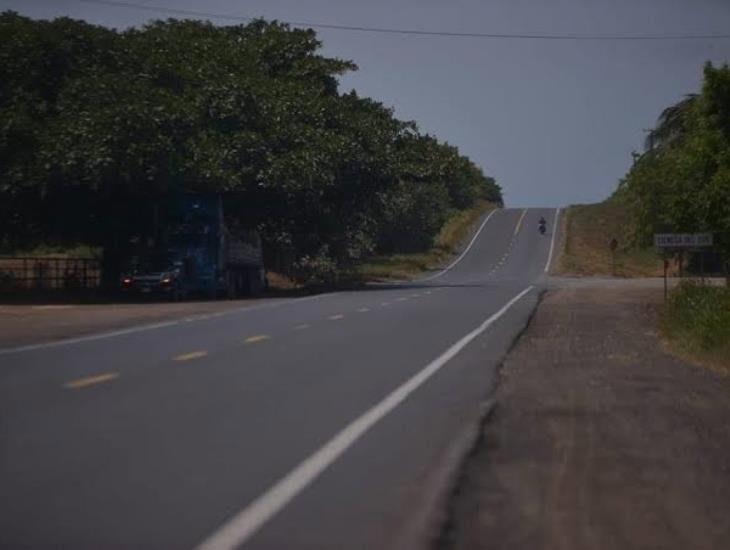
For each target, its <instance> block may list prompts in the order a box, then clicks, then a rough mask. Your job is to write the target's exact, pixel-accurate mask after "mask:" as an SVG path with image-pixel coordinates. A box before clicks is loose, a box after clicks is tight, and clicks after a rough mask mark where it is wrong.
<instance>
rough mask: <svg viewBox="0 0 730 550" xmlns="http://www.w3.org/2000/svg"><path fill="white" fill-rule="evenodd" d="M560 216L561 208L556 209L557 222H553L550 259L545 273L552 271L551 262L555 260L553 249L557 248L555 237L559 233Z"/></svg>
mask: <svg viewBox="0 0 730 550" xmlns="http://www.w3.org/2000/svg"><path fill="white" fill-rule="evenodd" d="M559 215H560V208H556V209H555V221H554V222H553V236H552V238H551V239H550V252H548V259H547V262H546V263H545V273H547V272H548V271H549V270H550V262H551V261H552V259H553V248H555V235H557V233H558V216H559Z"/></svg>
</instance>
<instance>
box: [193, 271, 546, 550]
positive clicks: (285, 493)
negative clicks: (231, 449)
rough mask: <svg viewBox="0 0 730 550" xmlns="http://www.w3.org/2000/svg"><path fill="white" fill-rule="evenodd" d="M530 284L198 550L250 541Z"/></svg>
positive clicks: (221, 549) (215, 549) (225, 548)
mask: <svg viewBox="0 0 730 550" xmlns="http://www.w3.org/2000/svg"><path fill="white" fill-rule="evenodd" d="M532 289H533V286H532V285H530V286H528V287H527V288H526V289H524V290H523V291H522V292H520V293H519V294H518V295H517V296H515V297H514V298H512V299H511V300H510V301H509V302H507V303H506V304H505V305H504V306H502V309H500V310H499V311H497V312H496V313H495V314H493V315H492V316H490V317H489V318H488V319H486V320H485V321H484V322H483V323H482V324H481V325H479V326H478V327H477V328H475V329H474V330H472V331H471V332H470V333H468V334H467V335H466V336H464V337H462V338H461V339H460V340H459V341H458V342H456V343H455V344H453V345H452V346H451V347H450V348H448V349H447V350H446V351H445V352H443V353H442V354H441V355H440V356H439V357H437V358H436V359H434V360H433V361H431V362H430V363H429V364H428V365H426V366H425V367H424V368H423V369H422V370H421V371H419V372H418V373H417V374H415V375H414V376H412V377H411V378H409V379H408V380H407V381H406V382H404V383H403V384H401V385H400V386H398V388H396V389H395V390H394V391H393V392H392V393H390V394H389V395H388V396H386V397H385V398H384V399H383V400H382V401H380V402H379V403H378V404H376V405H375V406H373V407H372V408H371V409H369V410H367V411H366V412H364V413H363V414H362V415H360V416H359V417H358V418H356V419H355V420H353V421H352V422H351V423H350V424H348V425H347V426H346V427H345V428H344V429H342V430H341V431H340V432H339V433H337V434H336V435H335V436H334V437H332V439H330V440H329V441H328V442H327V443H325V445H324V446H322V447H321V448H320V449H319V450H317V451H315V452H314V454H312V455H310V456H309V457H308V458H306V459H305V460H304V461H303V462H301V463H299V465H298V466H296V467H295V468H294V469H293V470H292V471H291V472H289V473H288V474H286V475H285V476H284V477H283V478H281V479H280V480H279V481H277V482H276V483H275V484H274V485H272V486H271V487H269V489H268V490H267V491H266V492H264V493H263V494H262V495H260V496H259V497H258V498H256V499H255V500H254V501H253V502H251V503H250V504H249V505H248V506H246V507H245V508H244V509H243V510H241V511H240V512H238V513H237V514H236V515H234V516H233V517H232V518H230V519H229V520H228V521H226V522H225V523H224V524H223V525H222V526H221V527H219V528H218V529H217V530H216V531H215V532H213V534H211V535H210V536H209V537H208V538H207V539H205V540H204V541H203V542H202V543H200V545H198V546H197V550H228V549H232V548H237V547H238V546H240V545H242V544H244V543H245V542H246V541H248V540H249V539H250V538H251V537H252V536H253V535H254V534H255V533H256V532H257V531H258V530H259V529H260V528H261V527H262V526H263V525H264V524H265V523H266V522H268V521H269V520H270V519H271V518H273V517H274V516H275V515H276V514H278V513H279V512H280V511H281V510H282V509H283V508H284V507H286V505H287V504H289V503H290V502H291V501H292V500H293V499H294V498H295V497H296V496H297V495H298V494H299V493H301V492H302V491H303V490H304V489H305V488H306V487H307V486H309V485H310V484H311V483H312V482H313V481H314V480H315V479H317V477H319V475H320V474H322V472H323V471H324V470H325V469H327V468H328V467H329V466H330V465H332V464H333V463H334V462H335V461H336V460H337V459H338V458H339V457H340V456H341V455H342V454H343V453H344V452H345V451H347V449H349V448H350V447H351V446H352V445H354V444H355V443H356V442H357V441H358V439H360V438H361V437H362V436H363V435H365V433H366V432H367V431H368V430H369V429H370V428H372V427H373V426H374V425H375V424H377V423H378V422H379V421H380V420H382V419H383V418H384V417H385V416H386V415H387V414H388V413H390V412H391V411H392V410H393V409H395V408H396V407H397V406H398V405H400V404H401V403H402V402H403V401H405V399H406V398H408V396H409V395H410V394H412V393H413V392H414V391H416V390H417V389H418V388H419V387H420V386H421V385H423V384H424V383H425V382H426V381H427V380H428V379H429V378H431V377H432V376H433V375H434V374H436V373H437V372H438V371H439V370H440V369H441V368H442V367H443V366H444V365H445V364H446V363H447V362H448V361H449V360H450V359H452V358H453V357H455V356H456V355H457V354H458V353H459V352H460V351H461V350H462V349H463V348H464V347H466V346H467V345H468V344H469V343H470V342H471V341H472V340H474V339H475V338H476V337H477V336H479V335H480V334H481V333H483V332H484V331H485V330H487V329H488V328H489V327H490V326H491V325H492V324H493V323H494V322H495V321H496V320H497V319H499V318H500V317H501V316H502V315H504V314H505V312H507V310H509V308H510V307H512V306H513V305H514V304H515V303H516V302H517V301H518V300H520V299H521V298H522V297H523V296H524V295H525V294H527V293H528V292H530V291H531V290H532Z"/></svg>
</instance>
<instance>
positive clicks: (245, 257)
mask: <svg viewBox="0 0 730 550" xmlns="http://www.w3.org/2000/svg"><path fill="white" fill-rule="evenodd" d="M152 228H153V230H152V233H151V235H148V236H147V237H146V238H141V239H140V240H139V241H140V242H138V243H136V247H135V252H134V254H133V255H132V257H131V258H130V261H129V262H128V269H127V270H126V272H125V273H124V274H123V275H122V279H121V289H122V291H123V292H125V293H127V294H140V295H142V294H150V295H152V294H154V295H165V296H167V297H169V298H170V299H181V298H184V297H186V296H188V295H191V294H198V295H205V296H209V297H219V296H226V297H231V298H232V297H237V296H242V295H255V294H258V293H260V292H261V291H262V290H263V289H264V288H265V286H266V276H265V271H264V265H263V257H262V250H261V239H260V237H259V235H258V233H257V232H256V231H252V230H246V229H242V228H241V227H239V226H238V225H236V224H231V223H226V218H225V216H224V211H223V200H222V198H221V197H220V196H219V195H192V194H183V195H177V196H174V197H170V198H168V199H165V200H164V201H160V202H159V203H157V204H156V205H155V208H154V221H153V223H152Z"/></svg>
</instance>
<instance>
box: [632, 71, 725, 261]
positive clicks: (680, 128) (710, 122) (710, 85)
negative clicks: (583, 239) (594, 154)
mask: <svg viewBox="0 0 730 550" xmlns="http://www.w3.org/2000/svg"><path fill="white" fill-rule="evenodd" d="M618 195H619V196H621V197H623V198H625V199H626V200H627V201H628V203H629V205H630V206H631V208H632V211H633V213H634V214H635V218H636V220H637V240H638V241H639V242H641V243H644V244H648V243H649V242H650V239H651V236H652V234H653V233H654V232H690V233H691V232H710V233H714V235H715V240H716V242H717V246H718V248H719V249H720V251H721V252H723V253H724V257H725V259H726V261H728V260H730V68H728V66H727V65H724V66H722V67H714V66H713V65H712V64H710V63H708V64H707V65H705V68H704V82H703V85H702V90H701V93H700V94H696V95H695V94H693V95H689V96H686V97H685V98H684V99H683V100H681V101H680V102H679V103H678V104H676V105H674V106H672V107H669V108H667V109H665V110H664V112H663V113H662V115H661V116H660V118H659V121H658V125H657V128H655V129H654V130H652V131H651V132H650V134H649V139H648V140H647V150H646V151H645V152H644V153H643V154H642V155H640V156H638V157H637V159H636V162H635V164H634V166H633V167H632V168H631V170H630V171H629V173H628V174H627V176H626V178H625V179H624V180H623V181H622V182H621V184H620V186H619V190H618Z"/></svg>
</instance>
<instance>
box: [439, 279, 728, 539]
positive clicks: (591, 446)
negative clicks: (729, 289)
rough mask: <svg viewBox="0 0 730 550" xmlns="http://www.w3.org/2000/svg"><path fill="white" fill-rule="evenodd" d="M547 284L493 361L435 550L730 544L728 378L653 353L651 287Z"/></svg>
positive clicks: (659, 349) (654, 294)
mask: <svg viewBox="0 0 730 550" xmlns="http://www.w3.org/2000/svg"><path fill="white" fill-rule="evenodd" d="M559 283H560V282H559ZM642 285H643V286H642ZM556 286H557V287H556V288H553V289H552V290H550V291H549V292H548V293H547V294H546V296H545V298H544V300H543V302H542V303H541V305H540V306H539V308H538V309H537V311H536V313H535V316H534V318H533V320H532V321H531V323H530V325H529V327H528V329H527V330H526V332H525V333H524V334H523V336H522V337H521V338H520V339H519V341H518V342H517V344H516V345H515V347H514V349H513V350H512V352H511V353H510V354H509V355H508V357H507V358H506V360H505V362H504V365H503V368H502V371H501V382H500V387H499V388H498V390H497V393H496V400H497V407H496V410H495V412H494V413H493V415H492V416H491V417H490V418H489V420H488V422H487V423H486V424H485V426H484V431H483V433H482V437H481V440H480V442H479V444H478V445H477V447H476V448H475V449H474V452H473V453H472V455H471V456H470V457H469V458H468V459H467V461H466V463H465V465H464V471H463V473H462V474H463V475H462V480H461V482H460V484H459V487H457V491H455V496H454V498H453V501H452V508H451V516H452V517H451V520H452V521H451V524H450V529H449V530H448V532H447V533H446V534H445V536H444V538H443V539H442V543H443V544H442V545H441V546H444V547H447V548H458V549H459V550H463V549H477V548H479V549H481V548H486V547H489V548H536V549H540V548H545V549H547V548H561V549H603V548H605V549H613V548H657V549H658V548H662V549H672V548H677V549H680V548H681V549H684V548H695V549H704V548H707V549H711V548H730V516H728V514H727V504H728V502H730V422H729V421H728V420H730V379H728V378H723V377H720V376H718V375H716V374H714V373H713V372H711V371H709V370H707V369H703V368H700V367H696V366H692V365H690V364H688V363H686V362H684V361H683V360H681V359H677V358H675V357H673V356H671V355H670V354H668V353H667V352H666V351H665V350H664V348H663V346H662V343H661V341H660V340H659V337H658V335H657V334H656V332H655V329H654V328H653V327H654V326H655V320H656V319H655V316H656V305H657V304H658V302H659V300H661V291H657V290H658V289H657V288H656V285H651V284H647V283H646V282H644V283H641V284H638V285H635V286H630V285H629V284H628V283H621V284H617V285H613V286H611V285H606V284H604V285H600V284H598V283H594V284H581V285H571V284H568V283H567V282H566V281H563V282H562V283H561V284H558V285H556Z"/></svg>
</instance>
